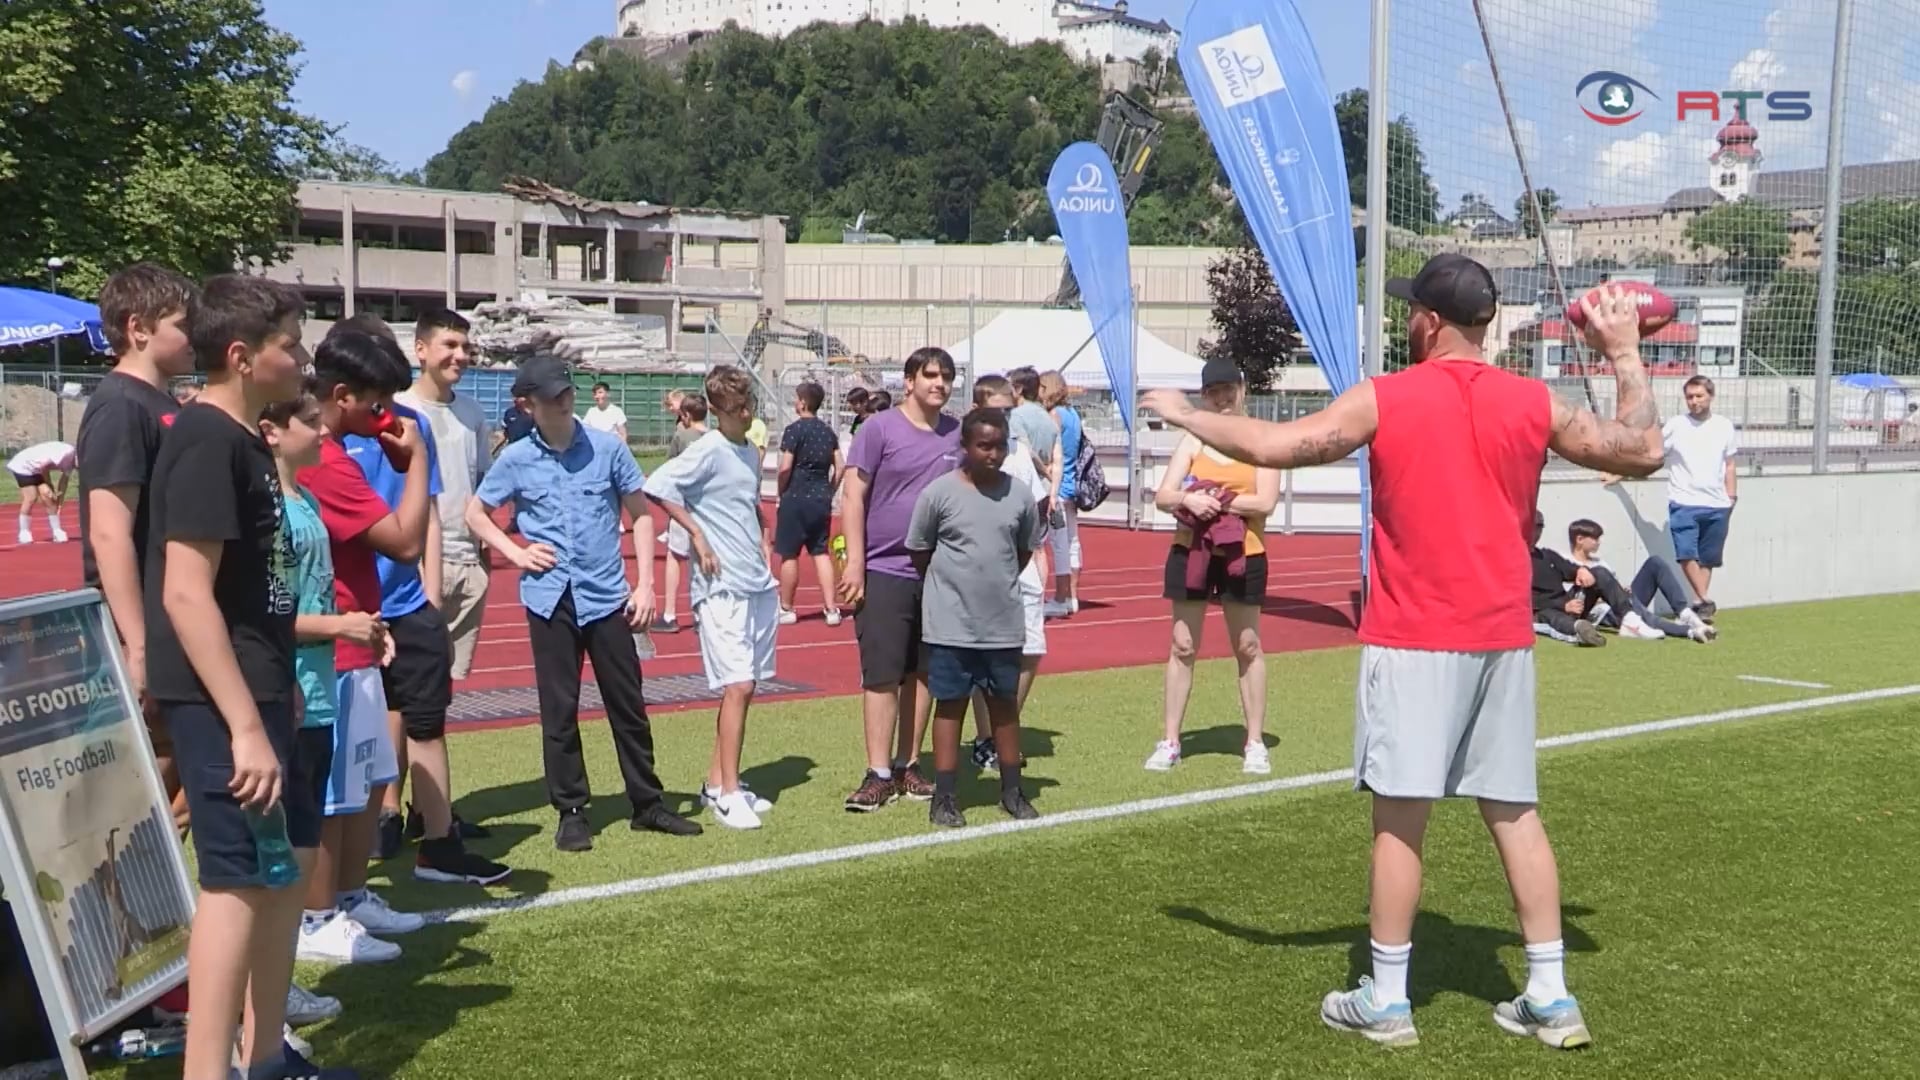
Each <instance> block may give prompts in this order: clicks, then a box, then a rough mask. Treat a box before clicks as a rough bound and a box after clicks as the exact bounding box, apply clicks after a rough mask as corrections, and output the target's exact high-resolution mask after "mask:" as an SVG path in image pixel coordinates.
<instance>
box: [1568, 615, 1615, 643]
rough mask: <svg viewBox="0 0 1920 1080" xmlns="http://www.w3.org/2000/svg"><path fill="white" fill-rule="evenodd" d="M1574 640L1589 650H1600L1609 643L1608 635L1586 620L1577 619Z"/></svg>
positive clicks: (1574, 627)
mask: <svg viewBox="0 0 1920 1080" xmlns="http://www.w3.org/2000/svg"><path fill="white" fill-rule="evenodd" d="M1573 636H1574V640H1576V641H1578V642H1579V643H1580V644H1582V645H1585V646H1587V647H1589V648H1599V647H1600V646H1602V645H1605V644H1606V643H1607V639H1606V635H1604V634H1602V633H1601V632H1600V628H1599V627H1597V626H1595V625H1593V624H1592V623H1590V622H1588V621H1587V620H1585V619H1577V620H1575V621H1574V624H1573Z"/></svg>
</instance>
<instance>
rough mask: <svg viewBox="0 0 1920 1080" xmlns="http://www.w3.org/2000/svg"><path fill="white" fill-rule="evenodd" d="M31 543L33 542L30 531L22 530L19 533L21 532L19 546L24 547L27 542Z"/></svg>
mask: <svg viewBox="0 0 1920 1080" xmlns="http://www.w3.org/2000/svg"><path fill="white" fill-rule="evenodd" d="M31 543H33V534H32V533H30V532H23V533H21V534H20V546H21V547H26V546H27V545H28V544H31Z"/></svg>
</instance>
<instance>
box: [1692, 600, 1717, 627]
mask: <svg viewBox="0 0 1920 1080" xmlns="http://www.w3.org/2000/svg"><path fill="white" fill-rule="evenodd" d="M1719 611H1720V605H1719V604H1716V603H1714V602H1713V601H1711V600H1702V601H1700V602H1699V603H1697V604H1695V605H1693V613H1694V614H1695V615H1698V616H1700V619H1701V621H1703V622H1712V621H1713V617H1714V615H1716V614H1718V613H1719Z"/></svg>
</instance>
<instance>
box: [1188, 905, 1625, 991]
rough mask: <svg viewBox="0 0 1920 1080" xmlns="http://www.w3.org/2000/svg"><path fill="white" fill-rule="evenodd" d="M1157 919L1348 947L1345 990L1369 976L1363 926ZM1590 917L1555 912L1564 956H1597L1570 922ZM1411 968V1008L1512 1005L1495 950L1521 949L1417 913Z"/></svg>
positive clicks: (1296, 945) (1261, 938)
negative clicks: (1451, 1002) (1439, 999)
mask: <svg viewBox="0 0 1920 1080" xmlns="http://www.w3.org/2000/svg"><path fill="white" fill-rule="evenodd" d="M1160 911H1161V914H1163V915H1165V916H1167V917H1168V918H1170V919H1177V920H1179V921H1180V922H1187V923H1192V924H1194V925H1196V926H1199V927H1203V928H1205V929H1207V930H1211V931H1213V932H1214V933H1217V934H1225V935H1226V936H1228V937H1232V938H1238V939H1240V940H1241V941H1245V942H1247V943H1249V944H1252V945H1260V946H1270V947H1276V948H1289V949H1317V948H1325V947H1327V946H1331V945H1345V946H1347V981H1346V984H1345V986H1343V987H1337V988H1336V987H1328V989H1329V990H1332V989H1346V988H1351V987H1354V986H1358V985H1359V984H1360V976H1362V975H1366V974H1368V973H1370V972H1371V971H1372V970H1373V949H1372V945H1371V943H1370V941H1369V938H1368V927H1367V924H1366V923H1358V924H1354V925H1349V926H1336V927H1329V928H1327V929H1324V930H1300V931H1294V932H1291V933H1276V932H1274V931H1271V930H1262V929H1260V928H1258V927H1253V926H1243V925H1241V924H1239V923H1233V922H1228V921H1227V920H1225V919H1218V918H1215V917H1214V916H1212V915H1209V914H1208V913H1206V912H1204V911H1201V910H1200V909H1198V908H1190V907H1181V906H1177V905H1168V906H1165V907H1162V908H1161V909H1160ZM1591 914H1593V909H1591V908H1585V907H1573V906H1567V907H1563V908H1561V909H1560V918H1561V931H1560V932H1561V938H1562V940H1564V941H1565V942H1566V948H1567V951H1568V952H1579V953H1592V952H1599V951H1600V945H1599V943H1598V942H1596V941H1595V940H1594V939H1593V938H1592V937H1591V936H1590V935H1589V934H1588V933H1587V932H1586V931H1585V930H1582V929H1581V928H1580V927H1579V925H1578V924H1576V923H1575V922H1574V921H1573V920H1575V919H1576V918H1579V917H1581V916H1586V915H1591ZM1413 941H1414V945H1415V946H1416V948H1415V949H1414V963H1413V967H1412V972H1411V975H1410V976H1409V983H1408V993H1407V996H1408V997H1409V998H1411V999H1412V1001H1413V1003H1414V1004H1415V1005H1425V1004H1427V1003H1428V1002H1429V1001H1431V1000H1432V999H1433V996H1434V995H1435V994H1438V993H1443V992H1452V993H1457V994H1465V995H1467V996H1469V997H1473V998H1478V999H1479V1000H1481V1001H1485V1002H1487V1003H1488V1004H1494V1003H1497V1002H1501V1001H1511V1000H1513V998H1515V997H1517V996H1518V995H1519V993H1520V991H1521V987H1519V986H1516V985H1514V982H1513V978H1512V977H1511V976H1510V975H1508V974H1507V968H1506V965H1504V964H1502V963H1501V962H1500V950H1501V949H1505V948H1514V947H1518V946H1520V945H1521V944H1522V942H1521V939H1520V935H1519V933H1518V932H1517V931H1514V930H1511V929H1506V928H1498V929H1496V928H1494V927H1491V926H1475V925H1472V924H1470V923H1457V922H1454V921H1453V920H1452V919H1449V918H1448V917H1446V916H1445V915H1436V914H1434V913H1432V912H1429V911H1422V912H1420V914H1419V915H1418V916H1416V917H1415V919H1414V923H1413Z"/></svg>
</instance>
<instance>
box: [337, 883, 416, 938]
mask: <svg viewBox="0 0 1920 1080" xmlns="http://www.w3.org/2000/svg"><path fill="white" fill-rule="evenodd" d="M346 913H347V916H348V917H349V918H351V919H352V920H353V921H354V922H357V923H359V924H360V925H361V926H364V927H366V928H367V933H369V934H411V933H413V932H414V931H415V930H418V929H420V928H421V927H423V926H425V925H427V920H425V919H423V918H421V917H420V916H418V915H415V914H413V913H412V912H410V911H395V910H393V909H392V908H390V907H388V906H387V902H386V900H384V899H382V898H381V896H380V894H379V893H377V892H374V891H373V890H372V889H368V890H367V891H366V899H364V900H362V901H360V902H359V903H357V904H355V905H353V906H352V907H350V908H348V909H346Z"/></svg>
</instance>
